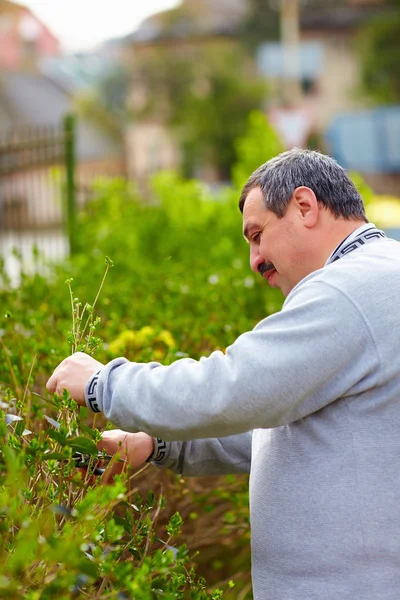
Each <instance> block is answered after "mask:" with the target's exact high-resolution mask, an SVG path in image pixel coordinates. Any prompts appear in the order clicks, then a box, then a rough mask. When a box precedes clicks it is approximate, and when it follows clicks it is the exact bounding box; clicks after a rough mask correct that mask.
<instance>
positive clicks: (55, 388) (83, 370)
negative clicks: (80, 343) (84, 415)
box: [46, 352, 104, 406]
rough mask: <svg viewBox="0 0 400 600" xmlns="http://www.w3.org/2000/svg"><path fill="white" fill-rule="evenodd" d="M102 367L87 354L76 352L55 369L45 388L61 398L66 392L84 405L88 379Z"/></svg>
mask: <svg viewBox="0 0 400 600" xmlns="http://www.w3.org/2000/svg"><path fill="white" fill-rule="evenodd" d="M103 366H104V365H103V364H102V363H100V362H99V361H98V360H95V359H94V358H92V357H91V356H89V355H88V354H84V353H83V352H76V353H75V354H72V356H69V357H68V358H66V359H65V360H63V361H62V362H61V363H60V364H59V365H58V367H56V369H55V371H54V373H53V375H52V376H51V377H50V379H49V380H48V382H47V384H46V387H47V389H48V390H49V392H53V393H54V392H56V394H58V395H59V396H62V393H63V390H64V389H65V390H68V392H69V393H70V395H71V398H73V399H74V400H75V401H76V402H77V403H78V404H80V405H81V406H86V403H85V388H86V384H87V383H88V381H89V379H90V378H91V377H92V376H93V375H94V374H95V373H97V371H99V369H101V368H102V367H103Z"/></svg>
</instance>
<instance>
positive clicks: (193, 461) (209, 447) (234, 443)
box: [149, 431, 252, 477]
mask: <svg viewBox="0 0 400 600" xmlns="http://www.w3.org/2000/svg"><path fill="white" fill-rule="evenodd" d="M251 439H252V432H251V431H248V432H246V433H242V434H239V435H233V436H229V437H224V438H211V439H204V440H192V441H188V442H164V440H161V439H159V438H157V439H156V440H155V448H154V452H153V454H152V456H151V457H150V458H149V460H150V461H151V462H152V463H153V465H155V466H156V467H160V468H163V469H165V468H168V469H171V470H172V471H174V472H175V473H178V474H180V475H184V476H185V477H197V476H200V475H230V474H239V473H250V463H251Z"/></svg>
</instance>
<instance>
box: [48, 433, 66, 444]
mask: <svg viewBox="0 0 400 600" xmlns="http://www.w3.org/2000/svg"><path fill="white" fill-rule="evenodd" d="M47 435H48V436H49V438H51V439H52V440H55V441H56V442H58V443H59V444H61V446H65V444H66V442H67V438H66V437H65V435H63V434H62V433H60V432H59V431H55V430H53V429H49V430H48V432H47Z"/></svg>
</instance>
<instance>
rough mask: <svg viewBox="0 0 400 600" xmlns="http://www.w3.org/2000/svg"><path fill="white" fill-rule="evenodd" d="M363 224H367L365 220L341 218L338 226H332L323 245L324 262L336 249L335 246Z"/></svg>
mask: <svg viewBox="0 0 400 600" xmlns="http://www.w3.org/2000/svg"><path fill="white" fill-rule="evenodd" d="M363 225H368V223H366V222H365V221H361V220H359V221H345V220H342V221H341V223H340V227H335V228H332V231H331V235H329V237H328V239H327V243H326V245H325V252H324V256H323V258H324V264H325V263H326V261H327V260H328V258H329V257H330V256H331V254H332V252H334V251H335V250H336V248H337V247H338V246H339V245H340V244H341V243H342V242H343V241H344V240H345V239H346V238H347V237H349V236H350V235H351V234H352V233H353V232H354V231H356V230H357V229H359V228H360V227H362V226H363Z"/></svg>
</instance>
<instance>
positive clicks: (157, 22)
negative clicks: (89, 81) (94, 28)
mask: <svg viewBox="0 0 400 600" xmlns="http://www.w3.org/2000/svg"><path fill="white" fill-rule="evenodd" d="M354 1H355V0H308V2H307V4H305V5H304V6H303V8H302V10H301V28H302V29H303V30H310V29H322V30H324V29H325V30H326V29H345V30H346V29H353V28H355V27H357V26H359V25H361V24H362V23H363V22H364V21H365V20H366V19H368V18H371V17H373V16H376V15H378V14H382V11H383V10H393V7H390V3H389V2H388V1H387V0H370V1H369V2H365V1H364V2H363V1H362V0H360V1H359V2H356V3H355V4H354ZM248 9H249V1H248V0H184V1H183V3H182V4H181V5H180V6H178V8H175V9H172V10H168V11H164V12H161V13H157V14H155V15H152V16H151V17H149V18H147V19H145V20H144V21H143V22H142V23H141V25H140V26H139V28H138V29H137V30H136V31H134V32H133V33H131V34H129V35H128V36H126V37H125V38H124V39H123V41H125V42H128V43H133V44H148V43H154V42H163V41H168V40H177V39H184V38H188V37H190V38H195V37H203V36H210V35H213V36H237V35H238V34H239V33H240V30H241V27H242V25H243V24H244V22H245V19H246V16H247V11H248Z"/></svg>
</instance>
